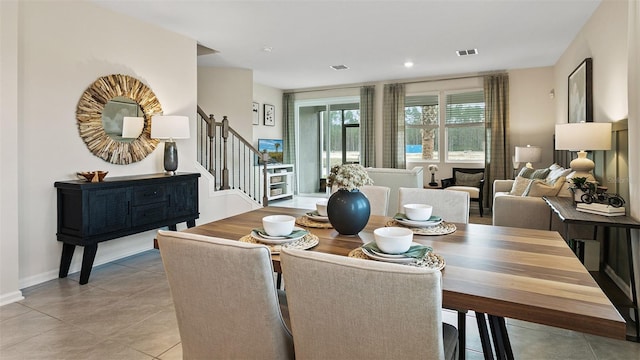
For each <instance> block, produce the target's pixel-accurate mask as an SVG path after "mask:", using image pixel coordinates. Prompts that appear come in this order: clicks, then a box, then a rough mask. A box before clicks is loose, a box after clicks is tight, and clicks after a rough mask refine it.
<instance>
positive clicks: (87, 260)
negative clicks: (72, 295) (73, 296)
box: [80, 244, 98, 285]
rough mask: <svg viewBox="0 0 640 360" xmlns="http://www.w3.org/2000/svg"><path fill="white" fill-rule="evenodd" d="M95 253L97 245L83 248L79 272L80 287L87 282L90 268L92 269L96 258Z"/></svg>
mask: <svg viewBox="0 0 640 360" xmlns="http://www.w3.org/2000/svg"><path fill="white" fill-rule="evenodd" d="M97 251H98V244H94V245H86V246H85V247H84V254H83V255H82V269H81V270H80V285H84V284H86V283H88V282H89V275H91V268H92V267H93V260H94V259H95V258H96V252H97Z"/></svg>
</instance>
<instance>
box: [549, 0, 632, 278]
mask: <svg viewBox="0 0 640 360" xmlns="http://www.w3.org/2000/svg"><path fill="white" fill-rule="evenodd" d="M636 6H637V4H636ZM631 7H633V4H632V3H630V2H629V1H619V0H604V1H603V2H602V4H600V6H599V7H598V8H597V9H596V11H595V12H594V13H593V15H592V16H591V18H590V19H589V21H588V22H587V23H586V24H585V26H584V27H583V28H582V29H581V30H580V32H579V33H578V35H577V36H576V37H575V39H574V40H573V42H572V43H571V44H570V45H569V47H568V48H567V49H566V51H565V52H564V53H563V54H562V56H561V57H560V59H559V60H558V62H557V63H556V65H555V66H554V83H555V89H556V95H557V101H556V122H557V123H566V122H567V76H568V75H569V74H570V73H571V72H572V71H573V70H574V69H575V67H576V66H578V65H579V64H580V63H581V62H582V61H583V60H584V59H585V58H588V57H590V58H592V59H593V105H594V106H593V109H594V111H593V117H594V121H596V122H616V121H619V120H621V119H625V118H628V119H629V179H616V180H615V181H619V182H621V183H626V182H628V184H629V187H630V189H631V192H630V193H631V196H630V198H629V199H627V200H629V206H630V210H631V211H630V212H631V215H633V216H635V217H636V218H637V217H638V216H639V214H640V202H638V200H637V199H638V196H637V194H638V190H637V189H638V188H640V169H638V164H639V155H638V154H639V151H638V139H640V137H639V136H638V135H639V134H638V127H640V119H639V118H638V114H637V113H636V114H635V117H632V116H630V113H629V108H630V106H635V108H637V106H638V101H639V100H638V98H637V94H636V97H635V98H634V97H633V96H631V97H630V96H629V92H628V87H629V85H630V84H629V81H630V78H629V75H630V74H629V68H630V66H629V58H630V56H629V53H628V51H627V46H628V36H629V34H630V33H633V30H631V29H628V24H629V23H628V19H629V9H630V8H631ZM637 16H638V15H637V14H636V17H637ZM636 26H637V25H636ZM636 29H637V28H636ZM635 41H636V42H637V41H638V38H637V35H636V38H635ZM635 51H636V52H637V51H638V50H637V45H636V50H635ZM636 56H637V54H636ZM635 66H637V64H636V65H635ZM636 76H637V75H636ZM637 81H638V80H637V79H635V82H637ZM596 153H599V152H596ZM596 155H597V157H596V159H598V158H600V159H602V158H603V157H602V156H601V154H596ZM601 166H603V164H596V169H598V168H599V167H601ZM634 189H635V190H634ZM634 192H635V196H634ZM633 234H634V239H635V240H634V241H635V242H636V244H637V243H638V232H637V231H634V233H633ZM620 246H621V248H622V249H625V250H623V252H626V251H627V250H626V246H624V245H623V244H621V245H620ZM636 249H637V247H636ZM632 254H633V255H634V258H635V263H636V267H635V270H636V271H635V272H636V279H638V274H639V272H638V265H639V264H640V253H639V252H638V251H635V252H632ZM623 255H624V254H619V256H618V258H621V259H622V258H624V256H623ZM610 265H611V266H612V267H613V268H614V269H615V268H617V269H620V270H621V271H620V272H621V273H626V266H627V264H626V260H622V261H621V263H620V264H615V263H614V264H610ZM614 277H615V276H614ZM625 278H626V276H625ZM620 281H628V278H626V279H620V280H618V284H619V285H620V284H621V283H620ZM622 285H623V286H622V287H623V288H624V286H625V285H624V284H622ZM627 285H628V284H627ZM626 290H628V286H627V289H626Z"/></svg>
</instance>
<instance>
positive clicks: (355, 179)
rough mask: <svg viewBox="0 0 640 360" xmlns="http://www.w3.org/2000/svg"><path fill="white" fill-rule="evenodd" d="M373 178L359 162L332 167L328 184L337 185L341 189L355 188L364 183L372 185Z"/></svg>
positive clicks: (330, 185) (349, 189)
mask: <svg viewBox="0 0 640 360" xmlns="http://www.w3.org/2000/svg"><path fill="white" fill-rule="evenodd" d="M371 184H373V180H371V178H370V177H369V174H367V171H366V170H365V169H364V167H362V165H359V164H344V165H336V166H333V167H332V168H331V173H330V174H329V176H328V177H327V186H329V187H332V186H334V185H335V186H337V187H338V188H339V189H344V190H348V191H351V190H355V189H358V188H360V187H361V186H363V185H371Z"/></svg>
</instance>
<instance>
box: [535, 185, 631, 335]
mask: <svg viewBox="0 0 640 360" xmlns="http://www.w3.org/2000/svg"><path fill="white" fill-rule="evenodd" d="M542 199H543V200H544V201H545V202H546V203H547V205H549V207H550V208H551V210H552V211H551V216H553V214H554V213H555V214H556V215H557V216H558V218H559V219H560V220H562V223H563V224H564V239H565V240H566V241H570V240H569V238H568V236H569V224H581V225H593V226H594V240H597V237H596V234H597V229H598V226H602V227H604V228H607V227H618V228H624V229H625V235H626V237H627V248H628V249H629V251H627V255H628V261H629V278H630V280H631V297H632V299H631V300H632V302H633V311H634V315H635V330H636V336H635V341H636V342H640V318H639V317H638V294H637V291H636V279H635V273H634V269H633V252H632V251H631V229H640V221H638V220H635V219H634V218H632V217H629V216H626V215H625V216H604V215H597V214H590V213H585V212H582V211H578V210H576V206H575V204H574V201H573V199H572V198H568V197H547V196H544V197H543V198H542ZM549 230H551V221H549ZM604 240H605V243H606V242H608V240H609V239H608V234H607V232H605V239H604ZM574 250H575V249H574ZM599 267H600V270H602V268H603V261H602V260H601V261H600V266H599Z"/></svg>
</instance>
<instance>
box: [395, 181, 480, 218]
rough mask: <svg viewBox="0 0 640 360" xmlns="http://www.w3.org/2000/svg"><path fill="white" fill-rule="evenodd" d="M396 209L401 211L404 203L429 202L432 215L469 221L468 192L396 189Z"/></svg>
mask: <svg viewBox="0 0 640 360" xmlns="http://www.w3.org/2000/svg"><path fill="white" fill-rule="evenodd" d="M398 202H399V204H400V205H399V207H398V211H399V212H403V211H404V210H403V209H402V207H403V206H404V205H405V204H429V205H432V206H433V215H437V216H440V217H442V219H443V220H444V221H448V222H457V223H464V224H467V223H469V193H466V192H461V191H449V190H436V189H414V188H400V189H398Z"/></svg>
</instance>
